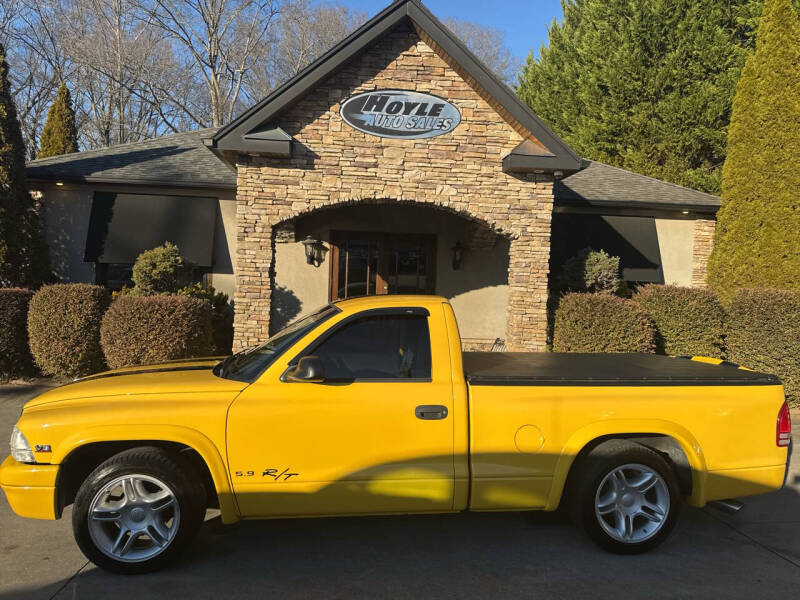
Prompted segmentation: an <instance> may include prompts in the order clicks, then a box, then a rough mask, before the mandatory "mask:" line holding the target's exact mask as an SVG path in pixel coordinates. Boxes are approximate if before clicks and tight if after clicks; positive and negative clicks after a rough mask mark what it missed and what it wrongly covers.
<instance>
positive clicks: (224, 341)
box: [178, 283, 233, 356]
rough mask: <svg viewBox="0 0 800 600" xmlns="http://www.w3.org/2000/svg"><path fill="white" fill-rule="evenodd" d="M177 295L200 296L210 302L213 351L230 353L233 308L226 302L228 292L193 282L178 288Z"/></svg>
mask: <svg viewBox="0 0 800 600" xmlns="http://www.w3.org/2000/svg"><path fill="white" fill-rule="evenodd" d="M178 295H179V296H190V297H192V298H200V299H203V300H206V301H208V302H209V303H210V304H211V308H212V309H213V313H212V318H211V327H212V330H213V339H214V345H213V349H212V350H213V353H214V354H216V355H225V356H227V355H228V354H230V353H231V352H232V347H233V308H231V305H230V303H229V302H228V294H223V293H222V292H218V291H216V290H215V289H214V286H208V287H203V285H202V284H200V283H195V284H194V285H187V286H186V287H184V288H181V289H179V290H178Z"/></svg>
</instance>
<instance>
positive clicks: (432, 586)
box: [0, 454, 800, 600]
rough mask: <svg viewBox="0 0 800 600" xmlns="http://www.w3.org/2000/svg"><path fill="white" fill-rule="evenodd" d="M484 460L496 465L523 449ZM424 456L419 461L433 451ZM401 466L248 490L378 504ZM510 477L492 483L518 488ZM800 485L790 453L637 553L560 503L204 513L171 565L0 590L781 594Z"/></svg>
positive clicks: (789, 578) (150, 594)
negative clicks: (281, 514)
mask: <svg viewBox="0 0 800 600" xmlns="http://www.w3.org/2000/svg"><path fill="white" fill-rule="evenodd" d="M479 458H480V459H481V460H487V461H488V460H490V459H491V461H492V462H493V463H495V464H498V463H499V464H502V461H516V460H518V458H517V456H516V455H513V456H509V455H500V454H499V455H491V456H483V457H479ZM540 458H541V457H540ZM556 458H557V457H553V459H554V460H555V459H556ZM419 463H420V465H417V466H418V467H420V468H424V466H425V465H428V467H430V465H432V464H433V465H435V464H438V460H437V457H425V458H424V459H420V461H419ZM402 466H403V467H404V468H406V467H408V463H403V465H402ZM394 467H398V465H391V464H389V465H378V466H375V467H370V468H369V469H365V470H364V471H361V472H359V473H355V474H353V475H351V476H348V477H347V478H344V479H343V480H341V481H339V482H336V483H335V484H331V485H328V486H323V487H321V488H320V489H319V490H317V491H316V492H312V493H306V494H291V493H288V492H277V493H269V494H266V493H265V494H263V495H261V494H254V496H257V497H254V498H252V499H251V500H256V501H258V502H261V501H264V502H275V501H279V502H280V504H282V505H284V504H285V505H286V506H291V505H292V504H293V503H296V504H297V505H300V504H302V505H305V506H307V505H309V503H310V504H314V503H315V500H314V498H311V497H312V496H317V498H318V499H319V501H321V502H327V501H328V500H329V498H330V496H329V494H332V493H334V494H335V495H336V497H337V498H338V501H340V502H344V503H346V501H347V500H346V499H345V498H346V497H347V494H348V493H349V494H352V496H351V500H352V501H353V502H363V501H364V498H363V495H364V494H365V493H368V494H373V495H374V500H375V502H376V504H381V503H383V502H386V501H387V498H386V495H387V490H392V489H393V490H394V493H396V491H397V490H398V489H406V490H407V489H409V488H406V487H403V486H400V487H397V488H392V486H389V487H388V488H387V487H385V486H377V487H376V486H373V487H370V485H369V483H370V481H373V480H374V479H375V478H376V477H377V474H381V476H385V475H386V474H387V473H389V472H391V469H392V468H394ZM433 472H435V470H434V471H433ZM724 477H726V478H727V479H729V480H730V481H724V482H721V484H722V485H724V486H726V487H727V486H738V485H740V484H741V483H742V482H741V481H740V480H737V479H736V478H732V477H729V476H724ZM503 485H506V484H503ZM513 487H514V486H511V487H507V488H504V487H498V488H497V489H495V493H501V494H511V488H513ZM799 489H800V470H799V469H798V468H797V465H796V464H795V465H793V467H792V470H791V472H790V478H789V480H788V481H787V485H786V487H784V488H783V489H782V490H781V491H779V492H775V493H771V494H768V495H764V496H760V497H753V498H749V499H747V500H746V506H745V508H744V509H743V511H742V512H740V513H738V514H736V515H727V514H724V513H721V512H719V511H716V510H715V509H713V508H706V509H703V510H698V509H693V508H687V509H685V510H684V512H683V515H682V518H681V520H680V521H679V524H678V527H677V529H676V532H675V533H674V534H673V536H671V538H670V539H669V540H667V542H666V543H665V544H664V545H663V546H662V547H661V548H659V549H657V550H655V551H653V552H651V553H648V554H645V555H640V556H628V557H625V556H617V555H613V554H608V553H606V552H604V551H602V550H600V549H599V548H597V547H595V546H594V545H593V544H591V543H590V542H588V541H586V540H585V539H584V537H583V535H582V534H581V533H580V532H579V531H578V530H576V529H575V528H573V527H570V526H569V525H568V519H567V518H566V516H565V515H564V514H563V513H561V512H555V513H543V512H542V513H528V512H509V513H459V514H435V515H434V514H424V515H400V516H371V517H367V516H359V517H338V518H320V519H303V518H281V519H274V520H265V521H242V522H240V523H238V524H236V525H233V526H223V525H222V524H221V522H220V519H219V517H218V516H215V515H214V514H213V513H209V516H208V519H207V521H206V523H205V524H204V526H203V528H202V530H201V532H200V534H199V536H198V537H197V539H196V540H195V542H194V543H193V544H192V546H191V548H190V549H189V550H188V551H187V553H186V554H185V555H184V556H183V557H182V558H181V559H180V560H179V561H178V562H177V563H175V564H174V565H173V566H171V567H169V568H168V569H166V570H164V571H161V572H158V573H153V574H149V575H143V576H138V577H121V576H118V575H112V574H109V573H106V572H104V571H102V570H100V569H97V568H95V567H94V566H93V565H88V566H86V567H84V568H83V569H82V570H81V571H80V572H79V573H78V574H77V575H76V576H74V577H72V578H69V579H64V580H63V581H61V582H58V583H56V584H51V585H50V586H47V587H41V588H36V587H30V588H26V589H15V590H14V591H13V592H9V593H4V594H0V599H3V600H4V599H6V598H8V599H10V598H14V599H18V598H38V597H47V598H53V597H54V598H61V597H63V598H106V597H114V598H140V597H147V598H162V597H163V598H170V599H171V600H174V598H175V597H181V598H193V599H194V598H238V597H259V598H264V597H276V598H281V599H283V598H287V599H288V598H310V597H323V598H351V597H358V598H362V597H363V598H414V599H415V600H419V599H420V598H434V597H435V598H440V597H445V596H446V597H453V598H459V597H464V598H466V597H498V596H501V595H502V596H505V597H508V598H530V597H532V596H533V595H536V596H545V597H547V596H552V597H559V598H566V597H593V598H604V597H618V596H619V585H620V577H624V580H625V591H624V595H625V596H626V597H647V598H659V597H664V598H674V597H678V596H683V597H687V596H691V597H704V596H706V595H711V594H712V593H713V594H722V595H723V596H724V597H734V598H735V597H749V598H752V597H759V598H768V597H771V596H770V594H771V593H772V591H774V592H775V593H774V596H775V597H781V598H785V596H786V593H785V590H786V589H787V586H790V585H794V586H796V585H797V583H798V582H800V568H798V569H793V568H791V566H790V565H787V560H788V561H789V562H792V561H794V562H795V564H799V565H800V522H798V520H797V515H798V514H800V494H798V490H799ZM369 490H372V491H369ZM517 497H518V496H517ZM508 498H509V501H512V500H513V495H509V496H508ZM406 500H407V498H406ZM428 500H429V499H428ZM65 517H66V518H67V519H68V518H69V517H70V513H69V512H67V513H66V514H65ZM76 552H77V549H76ZM780 557H783V558H780ZM764 581H769V582H770V585H769V589H765V587H764V585H763V584H762V582H764ZM53 592H58V593H57V594H55V595H54V594H53Z"/></svg>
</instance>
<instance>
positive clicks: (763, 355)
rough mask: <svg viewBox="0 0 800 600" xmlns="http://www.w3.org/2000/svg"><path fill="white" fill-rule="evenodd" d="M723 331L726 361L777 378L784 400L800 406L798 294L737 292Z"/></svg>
mask: <svg viewBox="0 0 800 600" xmlns="http://www.w3.org/2000/svg"><path fill="white" fill-rule="evenodd" d="M726 331H727V345H728V360H730V361H732V362H735V363H738V364H740V365H742V366H745V367H749V368H751V369H755V370H757V371H764V372H766V373H774V374H776V375H778V376H779V377H780V378H781V380H782V381H783V385H784V387H785V389H786V397H787V398H788V399H789V400H790V401H791V402H792V404H794V405H795V406H800V293H798V292H790V291H784V290H739V291H738V292H737V293H736V294H735V295H734V297H733V299H732V300H731V304H730V307H729V309H728V324H727V328H726Z"/></svg>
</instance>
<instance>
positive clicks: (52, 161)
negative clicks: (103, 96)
mask: <svg viewBox="0 0 800 600" xmlns="http://www.w3.org/2000/svg"><path fill="white" fill-rule="evenodd" d="M216 131H217V130H216V129H214V128H211V129H198V130H195V131H190V132H187V133H176V134H174V135H165V136H162V137H158V138H153V139H151V140H146V141H142V142H132V143H129V144H118V145H116V146H110V147H108V148H99V149H97V150H87V151H85V152H74V153H72V154H62V155H60V156H52V157H49V158H41V159H38V160H32V161H30V162H28V164H27V165H26V168H25V174H26V176H27V178H28V179H29V180H30V181H63V182H83V183H127V184H131V183H135V184H138V185H147V184H149V185H164V186H169V187H208V188H215V189H230V190H235V189H236V173H235V172H234V171H233V170H232V169H231V168H230V167H228V166H227V165H226V164H225V163H223V162H222V161H221V160H220V159H219V158H217V157H216V156H214V154H212V153H211V152H209V151H208V150H207V149H206V148H205V147H204V146H203V143H202V141H201V139H202V138H204V137H208V136H209V135H213V134H214V133H215V132H216Z"/></svg>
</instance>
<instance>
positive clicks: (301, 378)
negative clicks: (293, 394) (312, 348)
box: [283, 355, 325, 383]
mask: <svg viewBox="0 0 800 600" xmlns="http://www.w3.org/2000/svg"><path fill="white" fill-rule="evenodd" d="M283 380H284V381H288V382H290V383H322V382H323V381H325V368H324V367H323V366H322V361H321V360H320V359H319V357H317V356H313V355H311V356H304V357H303V358H301V359H300V361H299V362H298V363H297V365H296V366H294V367H292V368H291V369H289V370H288V371H286V373H285V374H284V375H283Z"/></svg>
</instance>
